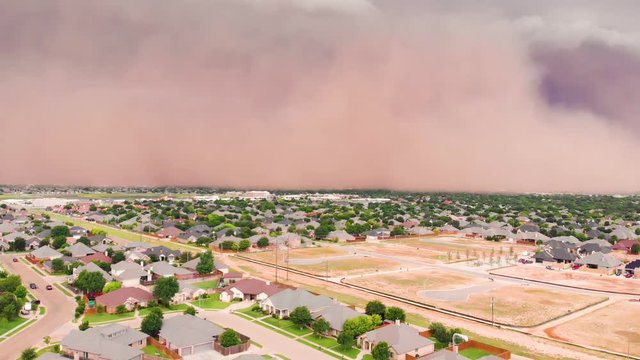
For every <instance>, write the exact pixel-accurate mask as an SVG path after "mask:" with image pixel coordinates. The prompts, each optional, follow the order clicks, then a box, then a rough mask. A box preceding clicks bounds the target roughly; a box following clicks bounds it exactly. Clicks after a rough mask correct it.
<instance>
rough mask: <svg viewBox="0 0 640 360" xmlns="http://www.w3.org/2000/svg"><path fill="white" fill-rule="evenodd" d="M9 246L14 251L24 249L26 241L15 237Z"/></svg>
mask: <svg viewBox="0 0 640 360" xmlns="http://www.w3.org/2000/svg"><path fill="white" fill-rule="evenodd" d="M11 247H12V248H13V250H15V251H24V249H25V248H26V247H27V241H26V240H25V239H23V238H21V237H19V238H16V239H15V240H13V244H11Z"/></svg>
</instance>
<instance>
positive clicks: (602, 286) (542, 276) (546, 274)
mask: <svg viewBox="0 0 640 360" xmlns="http://www.w3.org/2000/svg"><path fill="white" fill-rule="evenodd" d="M493 273H495V274H499V275H508V276H515V277H518V278H524V279H529V280H537V281H546V282H550V283H554V284H558V285H568V286H576V287H580V288H585V289H591V290H599V291H617V292H623V293H631V294H638V295H640V279H625V278H623V277H619V276H610V275H600V274H595V273H590V272H586V271H582V270H562V271H555V270H547V269H545V268H543V267H541V266H535V265H521V266H512V267H508V268H503V269H499V270H496V271H494V272H493Z"/></svg>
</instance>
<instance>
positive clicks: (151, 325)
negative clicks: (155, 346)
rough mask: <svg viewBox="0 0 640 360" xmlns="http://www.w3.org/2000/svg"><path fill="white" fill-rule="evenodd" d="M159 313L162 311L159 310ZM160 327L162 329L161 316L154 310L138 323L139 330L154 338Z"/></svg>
mask: <svg viewBox="0 0 640 360" xmlns="http://www.w3.org/2000/svg"><path fill="white" fill-rule="evenodd" d="M154 309H157V308H154ZM160 313H162V311H160ZM160 329H162V317H161V316H159V315H158V313H157V312H155V311H151V312H149V313H148V314H147V316H145V317H144V319H142V323H141V324H140V330H141V331H142V332H143V333H145V334H147V335H149V336H151V337H154V338H157V337H158V334H160Z"/></svg>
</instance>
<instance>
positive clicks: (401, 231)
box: [391, 226, 407, 236]
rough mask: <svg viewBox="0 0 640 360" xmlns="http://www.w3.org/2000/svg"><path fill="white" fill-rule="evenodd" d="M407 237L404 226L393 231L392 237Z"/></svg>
mask: <svg viewBox="0 0 640 360" xmlns="http://www.w3.org/2000/svg"><path fill="white" fill-rule="evenodd" d="M399 235H407V231H406V230H405V229H404V226H396V227H394V228H393V230H391V236H399Z"/></svg>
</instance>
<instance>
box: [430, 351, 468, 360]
mask: <svg viewBox="0 0 640 360" xmlns="http://www.w3.org/2000/svg"><path fill="white" fill-rule="evenodd" d="M420 360H470V359H469V358H468V357H466V356H463V355H460V354H457V353H454V352H453V351H451V350H449V349H442V350H440V351H436V352H434V353H431V354H429V355H426V356H421V357H420Z"/></svg>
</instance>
